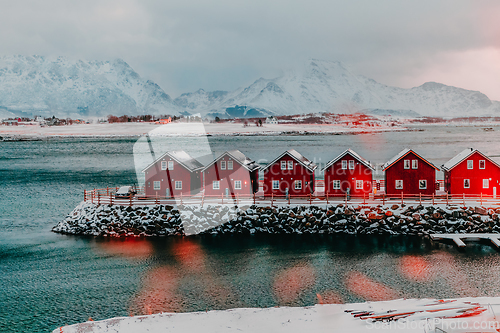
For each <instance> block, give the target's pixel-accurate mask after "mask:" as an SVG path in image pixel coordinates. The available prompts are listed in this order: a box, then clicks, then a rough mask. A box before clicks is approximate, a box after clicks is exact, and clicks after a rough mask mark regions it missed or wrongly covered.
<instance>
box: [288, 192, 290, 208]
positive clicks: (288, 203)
mask: <svg viewBox="0 0 500 333" xmlns="http://www.w3.org/2000/svg"><path fill="white" fill-rule="evenodd" d="M288 206H290V193H289V194H288Z"/></svg>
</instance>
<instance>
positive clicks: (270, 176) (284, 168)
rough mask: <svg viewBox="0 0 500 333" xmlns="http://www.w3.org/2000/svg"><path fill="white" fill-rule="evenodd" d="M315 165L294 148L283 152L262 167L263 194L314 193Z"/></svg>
mask: <svg viewBox="0 0 500 333" xmlns="http://www.w3.org/2000/svg"><path fill="white" fill-rule="evenodd" d="M317 167H318V166H317V165H316V164H314V163H313V162H311V161H310V160H308V159H307V158H305V157H304V156H302V155H301V154H300V153H299V152H297V151H296V150H295V149H290V150H288V151H286V152H284V153H283V154H281V155H280V156H279V157H278V158H276V159H275V160H274V161H272V162H271V163H269V164H268V165H266V166H265V167H264V168H263V169H262V171H263V172H264V195H271V194H273V195H286V194H287V193H288V194H291V195H309V194H312V193H314V170H316V168H317Z"/></svg>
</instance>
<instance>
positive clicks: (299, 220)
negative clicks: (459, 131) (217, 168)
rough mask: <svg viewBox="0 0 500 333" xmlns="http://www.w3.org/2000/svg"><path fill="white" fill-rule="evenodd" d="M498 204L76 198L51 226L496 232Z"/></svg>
mask: <svg viewBox="0 0 500 333" xmlns="http://www.w3.org/2000/svg"><path fill="white" fill-rule="evenodd" d="M499 216H500V209H492V208H490V209H487V208H484V207H457V206H448V207H440V206H422V205H416V206H407V205H392V206H381V205H379V206H354V205H337V206H327V207H324V206H323V207H319V206H314V205H313V206H294V207H290V206H282V207H270V206H267V207H263V206H256V205H252V206H240V207H237V206H231V205H208V206H205V207H200V206H199V205H194V206H193V205H192V206H188V205H179V206H176V207H174V206H169V205H155V206H146V205H145V206H131V207H129V206H108V205H100V206H99V205H97V204H93V203H89V202H82V203H80V204H79V205H78V206H77V207H76V208H75V209H74V210H73V211H72V212H71V213H70V214H69V215H68V216H67V217H66V218H65V219H64V220H63V221H61V222H59V223H58V224H57V225H56V226H55V227H54V228H53V229H52V231H54V232H58V233H63V234H78V235H92V236H111V237H125V236H138V237H140V236H181V235H193V234H200V233H201V234H304V233H309V234H316V233H319V234H325V233H326V234H337V233H344V234H361V235H362V234H367V235H370V234H375V235H376V234H381V235H420V236H423V235H427V234H431V233H438V234H439V233H500V218H499Z"/></svg>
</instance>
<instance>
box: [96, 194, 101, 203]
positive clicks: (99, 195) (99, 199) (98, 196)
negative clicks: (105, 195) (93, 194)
mask: <svg viewBox="0 0 500 333" xmlns="http://www.w3.org/2000/svg"><path fill="white" fill-rule="evenodd" d="M97 205H98V206H100V205H101V193H99V192H97Z"/></svg>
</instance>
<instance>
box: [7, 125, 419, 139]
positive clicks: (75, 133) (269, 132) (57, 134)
mask: <svg viewBox="0 0 500 333" xmlns="http://www.w3.org/2000/svg"><path fill="white" fill-rule="evenodd" d="M161 126H162V125H158V124H152V123H120V124H78V125H68V126H52V127H40V126H36V125H25V126H0V141H38V140H43V139H46V138H119V137H140V136H142V135H145V134H148V133H149V135H150V136H165V137H178V136H183V137H190V136H192V137H196V136H203V135H206V136H277V135H290V136H291V135H356V134H371V133H380V132H402V131H418V130H419V129H410V128H407V127H399V126H398V127H390V126H379V127H375V128H370V127H365V126H363V127H348V126H339V125H325V124H306V125H302V124H269V125H264V126H263V127H257V126H248V127H243V126H241V124H234V123H204V124H201V123H172V124H169V125H163V126H168V127H161ZM159 128H161V129H165V130H162V131H158V129H159ZM200 128H201V130H200ZM152 131H154V133H152Z"/></svg>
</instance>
